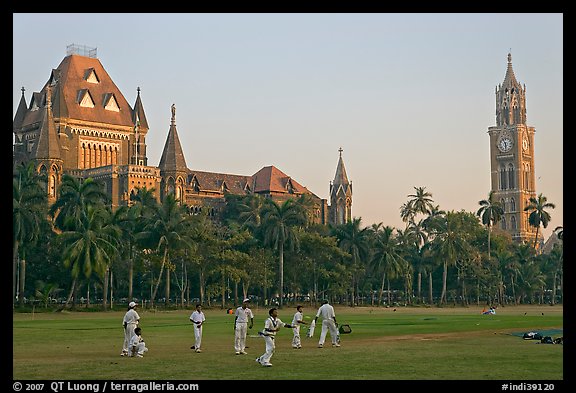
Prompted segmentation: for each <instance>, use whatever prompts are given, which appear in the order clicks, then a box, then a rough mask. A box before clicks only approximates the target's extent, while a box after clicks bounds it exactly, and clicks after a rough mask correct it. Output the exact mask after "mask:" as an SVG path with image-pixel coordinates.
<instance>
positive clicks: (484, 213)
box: [476, 191, 504, 259]
mask: <svg viewBox="0 0 576 393" xmlns="http://www.w3.org/2000/svg"><path fill="white" fill-rule="evenodd" d="M478 203H479V204H480V206H481V207H480V209H478V211H477V212H476V215H477V216H478V217H481V219H482V224H484V225H486V227H488V259H490V232H491V228H492V224H496V223H497V222H498V221H500V219H501V218H502V216H503V215H504V209H503V208H502V204H501V203H500V202H498V201H496V200H495V197H494V191H490V193H489V194H488V199H483V200H481V201H478Z"/></svg>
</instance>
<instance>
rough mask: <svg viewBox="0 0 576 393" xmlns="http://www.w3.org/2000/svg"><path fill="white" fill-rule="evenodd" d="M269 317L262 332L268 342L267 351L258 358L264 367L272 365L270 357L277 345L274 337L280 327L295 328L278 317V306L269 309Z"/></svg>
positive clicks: (257, 360)
mask: <svg viewBox="0 0 576 393" xmlns="http://www.w3.org/2000/svg"><path fill="white" fill-rule="evenodd" d="M268 315H270V317H268V318H267V319H266V322H264V330H263V331H262V332H260V333H259V334H261V335H262V336H264V341H265V342H266V352H264V355H262V356H260V357H258V358H256V362H258V363H260V364H261V365H262V366H264V367H272V363H270V358H271V357H272V355H273V354H274V348H275V347H276V345H275V343H274V337H276V332H277V331H278V330H280V327H287V328H291V329H294V325H289V324H287V323H284V322H282V321H281V320H280V318H278V310H277V309H276V308H271V309H270V310H269V311H268Z"/></svg>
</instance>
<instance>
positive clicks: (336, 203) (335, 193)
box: [330, 148, 352, 225]
mask: <svg viewBox="0 0 576 393" xmlns="http://www.w3.org/2000/svg"><path fill="white" fill-rule="evenodd" d="M342 151H343V150H342V148H340V149H338V153H339V157H338V165H337V166H336V175H335V176H334V180H333V181H332V182H331V183H330V221H331V222H332V223H333V224H335V225H341V224H345V223H347V222H350V221H352V183H351V182H350V181H349V180H348V175H347V174H346V168H345V167H344V160H343V159H342Z"/></svg>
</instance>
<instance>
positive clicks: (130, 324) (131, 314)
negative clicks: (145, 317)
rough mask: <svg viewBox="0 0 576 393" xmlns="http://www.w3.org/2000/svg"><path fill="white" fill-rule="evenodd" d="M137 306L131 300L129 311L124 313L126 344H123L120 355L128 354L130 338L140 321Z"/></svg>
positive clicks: (123, 323)
mask: <svg viewBox="0 0 576 393" xmlns="http://www.w3.org/2000/svg"><path fill="white" fill-rule="evenodd" d="M136 306H137V304H136V303H135V302H130V304H128V311H126V314H124V319H123V321H122V326H124V344H123V345H122V353H121V354H120V356H127V355H128V346H129V345H130V340H131V339H132V336H133V335H134V329H135V328H136V326H138V323H139V321H140V315H138V313H137V312H136Z"/></svg>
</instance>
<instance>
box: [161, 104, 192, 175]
mask: <svg viewBox="0 0 576 393" xmlns="http://www.w3.org/2000/svg"><path fill="white" fill-rule="evenodd" d="M171 110H172V117H171V120H170V130H169V131H168V137H167V138H166V143H165V144H164V151H163V152H162V158H160V164H159V165H158V166H159V167H160V169H161V170H163V171H182V172H186V171H187V170H188V167H187V166H186V159H185V158H184V153H183V152H182V145H180V138H178V131H177V130H176V105H174V104H172V107H171Z"/></svg>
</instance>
